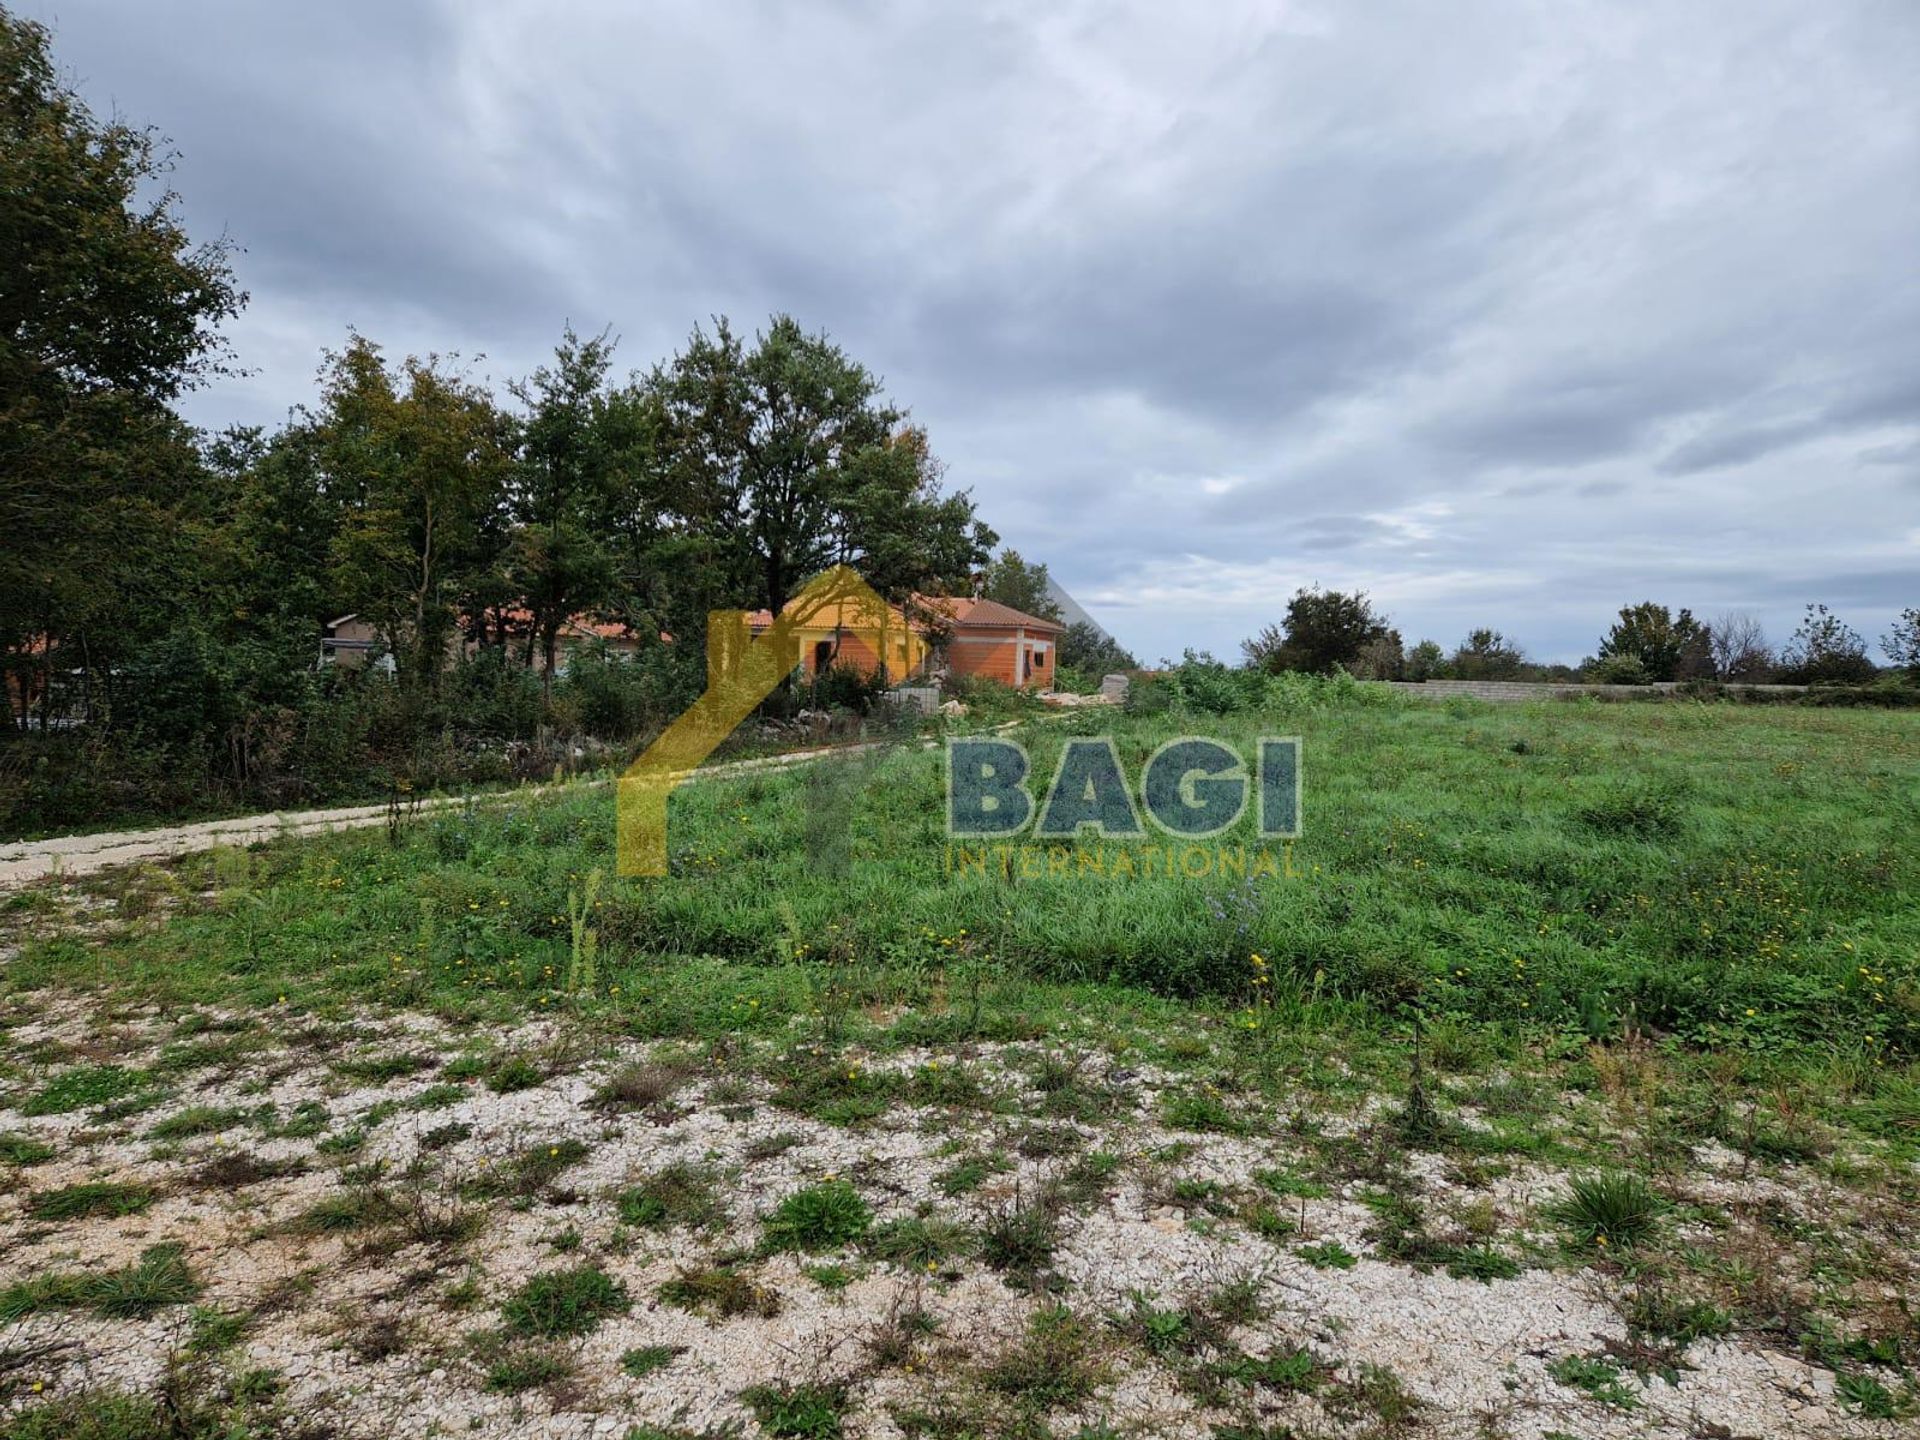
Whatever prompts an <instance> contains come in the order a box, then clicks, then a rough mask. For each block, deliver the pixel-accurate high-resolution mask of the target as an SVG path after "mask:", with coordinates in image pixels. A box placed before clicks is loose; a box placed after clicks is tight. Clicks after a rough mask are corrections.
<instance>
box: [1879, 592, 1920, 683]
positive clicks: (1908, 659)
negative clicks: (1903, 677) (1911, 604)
mask: <svg viewBox="0 0 1920 1440" xmlns="http://www.w3.org/2000/svg"><path fill="white" fill-rule="evenodd" d="M1880 648H1881V650H1882V651H1884V652H1885V654H1886V657H1887V658H1888V659H1889V660H1891V661H1893V663H1894V664H1896V665H1898V666H1900V667H1901V668H1902V669H1904V670H1905V671H1906V672H1907V678H1908V679H1909V680H1916V681H1920V607H1915V608H1912V609H1907V610H1902V611H1901V612H1900V618H1899V619H1898V620H1896V621H1894V622H1893V629H1891V630H1889V631H1888V632H1887V633H1886V634H1885V635H1882V636H1881V637H1880Z"/></svg>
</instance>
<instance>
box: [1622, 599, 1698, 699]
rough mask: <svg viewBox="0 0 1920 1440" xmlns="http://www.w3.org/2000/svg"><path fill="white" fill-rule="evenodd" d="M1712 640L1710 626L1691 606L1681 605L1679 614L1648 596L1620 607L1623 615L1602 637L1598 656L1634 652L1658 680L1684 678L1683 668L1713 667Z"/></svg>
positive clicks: (1696, 670)
mask: <svg viewBox="0 0 1920 1440" xmlns="http://www.w3.org/2000/svg"><path fill="white" fill-rule="evenodd" d="M1710 641H1711V637H1710V636H1709V635H1708V633H1707V627H1706V626H1704V625H1702V624H1701V623H1700V622H1699V621H1698V620H1695V619H1694V618H1693V612H1692V611H1691V610H1687V609H1685V608H1682V609H1681V611H1680V613H1679V615H1677V616H1676V615H1674V614H1672V613H1671V612H1669V611H1668V609H1667V607H1666V606H1664V605H1656V604H1654V602H1653V601H1651V600H1647V601H1644V602H1642V603H1641V604H1638V605H1623V606H1622V607H1621V608H1620V618H1619V619H1618V620H1617V621H1615V622H1614V625H1613V628H1612V629H1611V630H1609V631H1608V632H1607V633H1606V635H1605V636H1604V637H1603V638H1602V639H1601V641H1600V652H1599V658H1600V659H1602V660H1607V659H1612V658H1615V657H1621V656H1632V657H1633V658H1635V659H1637V660H1638V661H1639V662H1640V663H1641V664H1642V665H1643V666H1645V667H1646V672H1647V674H1648V675H1649V676H1651V677H1652V678H1653V679H1655V680H1675V679H1682V678H1686V677H1685V676H1683V674H1682V671H1683V670H1691V671H1694V672H1701V671H1705V670H1710V669H1711V668H1712V666H1711V661H1710V658H1709V655H1708V647H1709V644H1710Z"/></svg>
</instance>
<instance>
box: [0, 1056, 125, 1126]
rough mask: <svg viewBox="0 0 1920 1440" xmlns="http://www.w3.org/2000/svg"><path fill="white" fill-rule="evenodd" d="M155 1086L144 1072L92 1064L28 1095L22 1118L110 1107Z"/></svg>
mask: <svg viewBox="0 0 1920 1440" xmlns="http://www.w3.org/2000/svg"><path fill="white" fill-rule="evenodd" d="M151 1083H152V1079H151V1077H150V1076H149V1075H148V1074H147V1073H146V1072H145V1071H144V1070H127V1069H123V1068H122V1067H120V1066H118V1065H89V1066H82V1067H80V1068H78V1069H74V1070H66V1071H63V1072H61V1073H60V1074H58V1075H56V1076H54V1077H53V1079H51V1080H49V1081H48V1082H47V1083H46V1084H45V1085H44V1086H42V1087H41V1088H40V1089H39V1090H38V1091H36V1092H35V1093H33V1094H32V1095H29V1096H28V1097H27V1098H26V1100H25V1101H24V1102H23V1103H22V1104H21V1106H20V1113H21V1114H22V1115H28V1116H33V1115H65V1114H68V1113H70V1112H71V1111H74V1110H86V1109H90V1108H92V1107H93V1106H96V1105H106V1104H110V1103H111V1102H113V1101H115V1100H124V1099H126V1098H128V1097H129V1096H133V1095H136V1094H138V1093H139V1092H140V1091H142V1090H144V1089H146V1088H147V1086H148V1085H149V1084H151Z"/></svg>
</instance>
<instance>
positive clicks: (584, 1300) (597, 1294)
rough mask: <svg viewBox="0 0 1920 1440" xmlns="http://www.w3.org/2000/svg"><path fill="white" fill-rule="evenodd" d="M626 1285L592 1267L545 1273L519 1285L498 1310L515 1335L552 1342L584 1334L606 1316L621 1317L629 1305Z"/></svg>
mask: <svg viewBox="0 0 1920 1440" xmlns="http://www.w3.org/2000/svg"><path fill="white" fill-rule="evenodd" d="M630 1303H631V1302H630V1301H629V1299H628V1297H627V1289H626V1286H624V1285H622V1284H621V1283H620V1282H619V1281H618V1280H615V1279H614V1278H613V1277H612V1276H610V1275H608V1274H607V1273H606V1271H604V1270H601V1269H599V1268H598V1267H597V1266H593V1265H582V1266H580V1267H578V1268H577V1269H573V1270H549V1271H548V1272H547V1273H546V1274H544V1275H536V1276H534V1277H533V1279H531V1280H529V1281H527V1283H526V1284H525V1285H522V1286H521V1287H520V1289H519V1290H518V1291H516V1292H515V1293H514V1295H513V1296H512V1297H511V1298H509V1299H508V1301H507V1302H506V1304H504V1305H502V1306H501V1307H500V1315H501V1318H502V1319H503V1320H504V1321H505V1322H506V1326H507V1329H508V1330H510V1331H511V1332H512V1333H514V1334H515V1335H523V1336H529V1337H533V1338H538V1339H552V1338H554V1337H556V1336H560V1335H586V1334H589V1333H591V1332H592V1331H594V1330H596V1329H598V1328H599V1325H600V1322H601V1320H603V1319H604V1318H605V1317H607V1316H608V1315H624V1314H626V1312H627V1309H628V1307H629V1305H630Z"/></svg>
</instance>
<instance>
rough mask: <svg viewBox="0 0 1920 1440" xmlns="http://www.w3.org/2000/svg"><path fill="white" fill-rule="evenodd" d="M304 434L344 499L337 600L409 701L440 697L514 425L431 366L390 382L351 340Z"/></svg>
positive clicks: (415, 366) (373, 355)
mask: <svg viewBox="0 0 1920 1440" xmlns="http://www.w3.org/2000/svg"><path fill="white" fill-rule="evenodd" d="M308 422H309V424H310V425H311V427H312V443H313V445H314V447H315V453H316V456H317V457H318V459H319V463H320V464H321V466H322V467H323V469H324V471H325V474H326V478H327V485H328V487H329V490H330V491H331V493H333V494H336V495H339V496H340V497H341V499H342V516H341V521H340V528H339V531H338V533H337V534H336V535H335V537H334V543H333V546H332V552H331V559H332V565H333V574H334V583H335V586H336V594H337V595H338V596H339V598H340V599H341V601H342V602H343V603H344V604H346V605H349V606H352V607H355V608H357V609H358V610H359V611H360V612H362V613H364V614H365V615H366V616H367V617H368V618H369V619H370V620H371V621H372V622H373V623H374V625H375V626H377V627H378V628H379V630H380V632H381V634H382V635H384V636H385V637H386V639H387V642H388V644H390V645H391V646H392V647H393V652H394V657H395V659H396V661H397V662H398V668H399V672H400V675H401V677H402V679H403V680H404V681H405V682H406V683H407V685H408V686H409V688H410V689H412V690H413V691H414V692H415V693H420V692H423V691H430V690H434V689H437V688H438V683H439V676H440V672H441V670H442V669H443V668H444V666H445V664H446V658H447V652H448V648H449V645H450V644H451V642H452V640H453V638H454V629H455V627H454V619H455V614H456V608H457V607H456V602H457V600H458V598H459V595H460V593H461V589H462V587H463V586H464V585H466V584H467V583H469V581H470V580H471V577H472V575H473V573H474V571H475V570H476V568H478V567H479V565H480V564H481V562H482V560H483V558H484V556H485V552H484V548H483V545H482V540H483V538H484V536H485V533H486V522H487V520H488V519H489V517H490V516H493V515H495V514H497V513H498V511H499V509H500V506H501V504H502V502H503V499H504V494H505V487H506V481H507V478H508V472H509V468H510V466H511V463H512V456H513V434H512V431H513V426H512V423H511V422H510V421H509V419H508V418H507V417H506V416H505V415H504V414H502V413H501V411H500V410H499V409H498V408H497V407H496V406H495V405H494V403H493V399H492V397H491V396H490V395H488V393H487V392H486V391H485V390H483V389H481V388H480V387H479V386H477V385H474V384H473V383H471V382H470V381H468V380H465V379H463V378H462V377H461V376H459V375H457V374H453V373H450V372H448V371H445V370H443V369H442V368H441V362H440V361H439V359H438V357H436V356H428V357H427V358H426V359H424V360H421V359H415V358H413V357H409V358H408V359H407V360H406V361H405V362H404V363H403V364H402V365H401V366H400V367H399V368H398V370H397V371H396V370H391V369H389V368H388V366H387V365H386V363H385V362H384V361H383V360H382V359H381V357H380V351H379V347H377V346H375V345H373V344H372V343H370V342H369V341H367V340H365V339H364V338H362V337H361V336H358V335H355V336H353V337H352V339H351V340H350V341H349V342H348V345H347V348H346V349H345V350H344V351H341V352H339V353H337V354H330V355H329V356H328V357H327V363H326V365H325V367H324V369H323V371H322V396H321V405H320V409H319V411H318V412H317V413H315V414H312V415H310V416H309V417H308Z"/></svg>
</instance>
